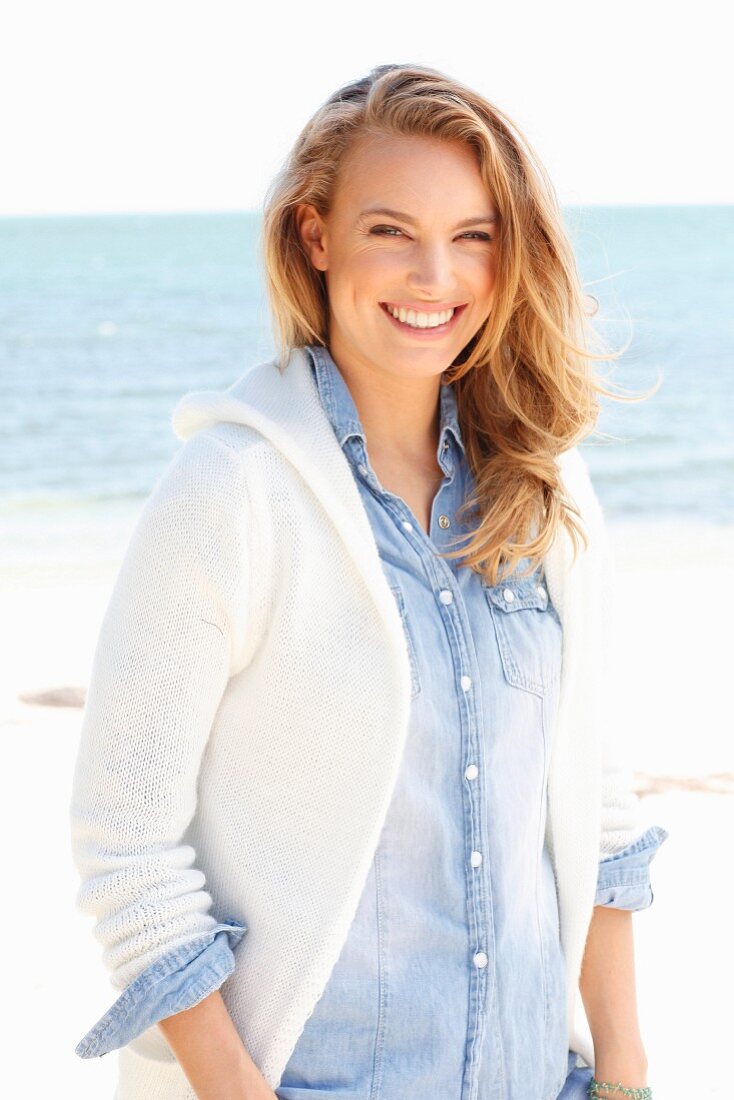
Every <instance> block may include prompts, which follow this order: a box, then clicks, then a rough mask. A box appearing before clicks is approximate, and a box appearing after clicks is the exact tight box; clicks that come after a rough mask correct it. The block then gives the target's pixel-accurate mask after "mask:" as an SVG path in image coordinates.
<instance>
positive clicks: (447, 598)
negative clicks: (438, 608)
mask: <svg viewBox="0 0 734 1100" xmlns="http://www.w3.org/2000/svg"><path fill="white" fill-rule="evenodd" d="M438 598H439V600H440V601H441V603H451V601H452V600H453V598H454V594H453V592H449V590H448V588H442V589H441V591H440V592H439V594H438Z"/></svg>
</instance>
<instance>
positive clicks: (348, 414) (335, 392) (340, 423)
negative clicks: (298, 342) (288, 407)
mask: <svg viewBox="0 0 734 1100" xmlns="http://www.w3.org/2000/svg"><path fill="white" fill-rule="evenodd" d="M305 350H306V352H307V353H308V355H309V358H310V360H311V367H312V372H313V377H314V380H315V382H316V386H317V388H318V391H319V396H320V398H321V403H322V405H323V406H324V409H325V411H326V414H327V416H328V417H329V420H330V421H331V424H332V426H333V428H334V431H335V433H336V437H337V439H338V440H339V445H340V446H341V447H342V448H343V447H344V446H345V444H346V442H347V440H348V439H350V438H353V437H354V436H357V437H358V438H359V439H360V440H361V441H362V445H363V446H364V447H365V450H366V440H365V435H364V430H363V428H362V424H361V422H360V419H359V414H358V412H357V407H356V405H355V404H354V399H353V397H352V394H351V391H350V389H349V387H348V386H347V383H346V381H345V380H344V376H343V375H342V373H341V371H340V370H339V368H338V367H337V365H336V363H335V362H334V359H333V357H332V355H331V353H330V352H329V350H328V348H325V347H323V346H322V345H321V344H307V345H306V348H305ZM439 406H440V408H439V415H440V431H439V437H438V457H439V461H440V457H441V455H442V454H443V452H444V450H448V448H449V447H450V446H451V443H452V441H453V443H454V447H455V449H456V450H457V452H461V453H462V454H463V453H464V444H463V442H462V439H461V429H460V428H459V417H458V413H457V407H456V394H455V393H454V388H453V386H451V385H450V384H444V383H442V384H441V387H440V396H439Z"/></svg>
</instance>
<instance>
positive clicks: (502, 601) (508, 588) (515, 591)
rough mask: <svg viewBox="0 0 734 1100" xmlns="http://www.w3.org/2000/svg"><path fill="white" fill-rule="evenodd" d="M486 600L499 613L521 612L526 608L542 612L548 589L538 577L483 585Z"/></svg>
mask: <svg viewBox="0 0 734 1100" xmlns="http://www.w3.org/2000/svg"><path fill="white" fill-rule="evenodd" d="M485 588H486V592H487V598H488V599H489V600H490V601H491V602H492V604H493V606H494V607H496V608H498V609H499V610H500V611H507V612H510V611H522V610H524V609H526V608H528V607H534V608H537V609H538V610H540V611H544V610H545V609H546V608H547V607H548V589H547V588H546V586H545V581H544V580H543V579H542V578H540V579H538V577H527V578H526V579H524V580H519V581H518V580H515V581H505V582H502V581H501V582H500V583H499V584H496V585H494V586H490V585H485Z"/></svg>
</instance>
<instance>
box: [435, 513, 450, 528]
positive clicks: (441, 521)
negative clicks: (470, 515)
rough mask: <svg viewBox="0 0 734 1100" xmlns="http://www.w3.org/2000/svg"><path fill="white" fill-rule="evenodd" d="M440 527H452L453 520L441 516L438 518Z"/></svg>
mask: <svg viewBox="0 0 734 1100" xmlns="http://www.w3.org/2000/svg"><path fill="white" fill-rule="evenodd" d="M438 526H439V527H450V526H451V520H450V519H449V517H448V516H443V515H441V516H439V517H438Z"/></svg>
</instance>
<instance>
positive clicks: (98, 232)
mask: <svg viewBox="0 0 734 1100" xmlns="http://www.w3.org/2000/svg"><path fill="white" fill-rule="evenodd" d="M564 216H565V218H566V221H567V225H568V227H569V231H570V233H571V238H572V240H573V243H574V247H575V250H576V255H577V257H578V263H579V270H580V272H581V275H582V278H583V280H584V283H585V286H586V289H587V290H588V291H589V292H590V293H592V294H594V295H595V296H596V297H597V298H598V299H599V302H600V310H599V314H598V327H599V329H600V330H601V332H602V334H603V335H604V337H605V339H606V340H607V342H608V343H609V344H611V345H612V346H614V347H619V346H621V345H623V344H626V343H629V347H628V349H627V350H626V352H625V353H624V355H623V356H622V358H621V359H620V360H618V361H617V362H616V363H615V364H614V366H613V367H612V368H610V367H609V366H606V365H605V366H604V370H605V373H606V374H607V377H609V378H611V379H613V380H614V382H615V384H616V385H617V386H618V387H622V388H623V390H624V391H627V392H629V391H632V392H635V393H638V392H640V391H641V390H646V389H649V388H650V387H652V386H654V384H655V383H656V381H657V380H658V379H659V378H660V380H661V385H660V388H659V389H658V391H657V392H656V393H655V394H654V395H653V396H652V397H650V398H648V399H647V400H645V401H642V402H639V403H636V404H630V403H619V402H614V401H605V402H604V407H603V412H602V415H601V417H600V420H599V424H598V427H599V429H600V431H601V432H603V433H606V434H607V435H611V436H612V438H611V439H606V438H605V439H593V440H589V441H587V442H586V443H584V444H583V445H582V451H583V453H584V454H585V456H586V457H587V460H588V462H589V466H590V469H591V474H592V478H593V480H594V483H595V486H596V488H597V492H598V494H599V498H600V500H601V503H602V505H603V507H604V510H605V514H606V516H607V519H608V521H609V522H610V523H612V524H614V523H635V522H645V523H660V522H665V523H669V524H673V525H680V524H685V525H690V524H696V525H705V526H708V527H712V526H713V527H716V526H723V525H727V524H731V523H732V522H733V521H734V432H733V431H732V424H733V423H734V310H733V309H732V305H733V304H734V259H733V257H734V206H639V207H635V206H617V207H615V206H608V207H602V206H594V207H591V206H588V207H568V208H565V210H564ZM259 224H260V216H259V214H258V213H201V214H154V215H143V214H130V215H104V216H102V215H100V216H97V215H90V216H74V217H53V216H51V217H27V218H5V219H0V318H1V320H0V395H1V398H2V400H1V402H0V512H1V513H2V516H3V521H2V541H1V542H0V562H2V563H8V562H11V563H12V562H21V561H25V562H45V563H47V564H53V563H58V564H62V563H69V562H82V563H87V564H89V563H91V562H94V561H107V562H112V561H115V560H117V559H118V558H119V557H120V556H121V553H122V550H123V548H124V545H125V542H126V540H127V538H128V537H129V533H130V530H131V525H132V523H133V521H134V518H135V516H136V515H137V513H138V511H139V509H140V506H141V504H142V502H143V500H144V499H145V498H146V496H147V495H148V493H149V492H150V490H151V488H152V486H153V484H154V483H155V481H156V480H157V478H158V477H159V476H160V474H161V473H162V471H163V469H164V468H165V466H166V465H167V463H168V462H169V460H170V459H171V457H172V456H173V454H174V452H175V451H176V450H177V449H178V447H179V446H181V443H180V441H179V440H178V439H176V437H175V436H174V435H173V432H172V430H171V428H170V414H171V412H172V410H173V407H174V405H175V404H176V402H177V400H178V399H179V397H180V396H181V395H182V394H183V393H185V392H187V391H188V390H192V389H211V388H215V389H217V388H222V387H225V386H227V385H229V384H230V383H231V382H233V381H234V380H235V379H236V378H237V377H238V376H239V375H241V374H242V373H243V372H244V371H245V370H247V369H248V367H249V366H251V365H253V364H254V363H257V362H259V361H261V360H262V359H264V358H266V357H267V356H269V355H270V354H271V353H272V352H273V350H274V344H273V337H272V331H271V327H270V320H269V316H268V309H267V304H266V300H265V295H264V289H263V285H262V276H261V271H260V266H259V255H258V234H259Z"/></svg>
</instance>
